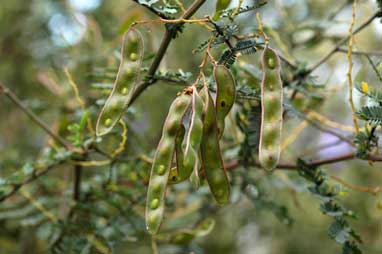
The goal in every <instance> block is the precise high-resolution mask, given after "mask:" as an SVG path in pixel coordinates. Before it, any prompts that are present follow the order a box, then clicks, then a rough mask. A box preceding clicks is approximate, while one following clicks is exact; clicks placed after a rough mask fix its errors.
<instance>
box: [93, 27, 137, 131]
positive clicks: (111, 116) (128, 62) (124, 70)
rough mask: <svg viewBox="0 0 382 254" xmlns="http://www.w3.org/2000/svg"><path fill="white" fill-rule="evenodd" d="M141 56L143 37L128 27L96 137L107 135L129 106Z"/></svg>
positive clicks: (99, 120) (98, 121)
mask: <svg viewBox="0 0 382 254" xmlns="http://www.w3.org/2000/svg"><path fill="white" fill-rule="evenodd" d="M143 54H144V45H143V37H142V35H141V33H140V32H139V31H138V30H136V29H135V28H133V27H130V28H129V30H128V31H127V32H126V33H125V34H124V35H123V37H122V48H121V56H120V63H119V68H118V72H117V77H116V79H115V81H114V86H113V90H112V91H111V93H110V95H109V97H108V99H107V100H106V103H105V105H104V106H103V108H102V110H101V112H100V114H99V116H98V120H97V126H96V134H97V136H102V135H105V134H107V133H109V132H110V131H111V130H112V128H113V127H114V126H115V125H116V124H117V123H118V121H119V119H120V118H121V116H122V114H123V112H124V111H125V110H126V108H127V106H128V105H129V102H130V100H131V97H132V94H133V92H134V90H135V87H136V85H137V83H138V82H139V80H140V69H141V65H142V58H143Z"/></svg>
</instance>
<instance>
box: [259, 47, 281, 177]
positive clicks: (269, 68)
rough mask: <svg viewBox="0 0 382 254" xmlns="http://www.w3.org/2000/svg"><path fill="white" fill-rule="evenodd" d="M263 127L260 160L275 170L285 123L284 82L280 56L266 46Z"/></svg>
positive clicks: (263, 81)
mask: <svg viewBox="0 0 382 254" xmlns="http://www.w3.org/2000/svg"><path fill="white" fill-rule="evenodd" d="M261 66H262V69H263V79H262V82H261V128H260V142H259V161H260V164H261V166H262V167H263V168H264V169H265V170H268V171H271V170H273V169H274V168H275V167H276V166H277V163H278V161H279V158H280V151H281V150H280V144H281V132H282V125H283V84H282V81H281V77H280V68H281V67H280V58H279V57H278V55H277V53H276V51H275V50H273V49H272V48H270V47H268V45H266V46H265V48H264V51H263V54H262V56H261Z"/></svg>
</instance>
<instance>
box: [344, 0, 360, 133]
mask: <svg viewBox="0 0 382 254" xmlns="http://www.w3.org/2000/svg"><path fill="white" fill-rule="evenodd" d="M356 5H357V1H356V0H353V4H352V18H351V23H350V27H349V49H348V62H349V69H348V72H347V74H346V76H347V79H348V83H349V98H348V101H349V104H350V108H351V110H352V119H353V123H354V128H355V131H356V133H358V132H359V127H358V120H357V117H356V115H355V114H356V108H355V105H354V102H353V79H352V70H353V55H352V51H353V41H354V37H353V27H354V23H355V11H356Z"/></svg>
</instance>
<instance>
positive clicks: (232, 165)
mask: <svg viewBox="0 0 382 254" xmlns="http://www.w3.org/2000/svg"><path fill="white" fill-rule="evenodd" d="M356 158H357V157H356V154H355V153H344V154H341V155H338V156H335V157H329V158H323V159H318V160H312V161H310V162H309V161H308V162H307V165H308V166H313V167H314V166H317V167H318V166H322V165H328V164H334V163H338V162H343V161H348V160H353V159H356ZM366 160H369V161H382V155H368V156H367V157H366ZM249 165H250V166H255V167H261V165H260V163H257V162H255V163H252V164H249ZM240 166H241V162H240V161H239V160H233V161H230V162H227V163H226V164H225V168H226V169H227V170H234V169H236V168H238V167H240ZM276 168H277V169H282V170H297V169H298V165H297V164H294V163H282V162H281V163H279V164H278V165H277V166H276Z"/></svg>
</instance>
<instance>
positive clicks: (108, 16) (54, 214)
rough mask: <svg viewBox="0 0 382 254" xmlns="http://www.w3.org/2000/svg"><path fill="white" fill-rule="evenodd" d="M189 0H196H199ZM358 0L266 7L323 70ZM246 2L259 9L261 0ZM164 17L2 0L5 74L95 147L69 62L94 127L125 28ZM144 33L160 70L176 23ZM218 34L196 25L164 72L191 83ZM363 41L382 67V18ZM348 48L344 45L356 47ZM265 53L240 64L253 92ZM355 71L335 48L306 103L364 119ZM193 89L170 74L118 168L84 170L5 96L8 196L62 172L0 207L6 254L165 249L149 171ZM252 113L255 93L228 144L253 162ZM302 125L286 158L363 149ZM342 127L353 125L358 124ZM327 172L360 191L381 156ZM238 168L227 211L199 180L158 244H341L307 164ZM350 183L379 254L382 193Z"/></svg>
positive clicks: (3, 151)
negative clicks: (153, 216) (150, 205)
mask: <svg viewBox="0 0 382 254" xmlns="http://www.w3.org/2000/svg"><path fill="white" fill-rule="evenodd" d="M160 2H167V4H168V5H171V6H175V7H174V9H173V10H174V11H179V8H178V7H177V5H176V3H177V1H160ZM180 2H182V3H183V4H184V6H186V7H187V6H189V5H190V4H191V3H192V2H193V1H190V0H183V1H180ZM351 2H352V1H347V0H342V1H330V0H322V1H313V0H312V1H308V0H285V1H284V0H282V1H281V0H277V1H268V3H267V4H266V5H264V6H263V7H261V8H260V9H258V11H259V12H260V13H261V17H262V21H263V23H264V26H265V31H266V33H268V35H269V36H270V37H271V45H272V46H273V47H274V48H276V49H278V51H279V52H280V53H281V54H282V55H283V56H284V57H286V58H287V59H288V60H289V61H291V62H293V63H294V64H296V65H297V64H298V65H299V66H304V65H303V63H306V64H307V65H309V66H311V65H312V64H313V63H316V61H317V60H318V59H320V58H321V57H322V56H323V55H325V54H326V53H327V52H328V51H329V50H330V49H331V48H332V47H333V46H334V45H335V44H336V43H337V42H338V41H339V40H340V39H341V38H343V37H345V36H347V34H348V28H349V24H350V21H351ZM237 4H238V1H232V3H231V7H232V8H234V7H235V6H237ZM244 4H247V5H252V4H254V1H244ZM214 8H215V1H206V3H205V4H204V5H203V7H202V8H201V9H200V10H199V11H198V12H197V14H196V16H198V17H203V16H205V15H213V13H214ZM377 9H378V5H377V2H376V1H373V0H370V1H365V0H362V1H358V4H357V10H356V15H357V19H356V24H355V26H356V27H357V26H358V25H359V24H361V23H362V22H363V21H365V20H366V19H367V18H368V17H370V16H371V15H373V13H375V11H376V10H377ZM170 11H171V10H170ZM256 11H257V10H256ZM256 11H251V12H248V13H246V14H243V15H240V16H239V17H238V18H237V19H236V24H237V25H238V29H239V32H240V34H250V33H254V32H257V28H258V26H257V22H256V19H255V13H256ZM174 15H177V14H174ZM154 17H155V16H154V15H153V14H151V13H150V12H148V11H147V10H146V9H145V8H144V7H142V6H139V5H138V4H136V3H134V2H133V1H122V0H113V1H106V0H104V1H102V0H31V1H22V0H12V1H6V0H0V82H1V83H2V84H4V85H6V86H7V87H9V88H10V89H11V90H12V91H13V92H14V93H15V94H17V95H18V96H19V97H20V98H21V99H22V102H23V103H24V105H26V107H28V108H29V109H31V110H32V111H33V112H35V113H36V114H37V115H38V116H39V117H40V118H41V119H43V120H44V121H45V122H46V123H48V125H49V126H50V127H51V129H53V130H54V131H55V132H56V133H58V134H59V135H61V136H63V137H66V138H68V137H69V136H74V137H72V138H69V139H71V141H73V144H74V142H75V141H77V142H79V143H80V144H82V145H83V144H84V143H86V142H91V136H90V135H89V133H86V132H85V134H83V133H82V134H81V133H80V134H79V132H78V131H77V133H76V130H75V127H73V126H74V125H75V124H79V123H80V121H81V118H82V117H83V115H84V110H83V109H81V107H80V105H79V103H78V101H77V100H76V98H75V96H74V94H73V90H72V89H71V86H70V84H69V80H68V77H67V76H66V75H65V72H64V68H68V70H69V72H70V74H71V76H72V78H73V80H74V81H75V83H76V84H77V85H78V88H79V92H80V95H81V97H82V98H83V99H84V101H85V102H86V111H87V112H88V113H89V117H90V118H91V119H92V120H93V122H94V121H95V120H96V117H97V114H98V112H99V110H100V108H101V106H102V105H103V103H104V101H105V99H106V97H107V94H108V93H109V92H110V89H111V86H112V83H113V80H114V77H115V74H116V69H117V66H118V57H119V53H118V52H119V48H120V41H121V35H122V34H123V32H125V31H126V30H127V28H128V27H129V25H130V24H131V23H132V22H134V21H136V20H142V19H143V20H147V19H151V18H154ZM139 28H140V31H141V32H142V33H143V35H144V38H145V48H146V55H145V61H144V66H145V67H148V66H149V65H150V61H151V60H152V57H153V55H154V54H155V52H156V51H157V49H158V45H159V43H160V40H161V37H162V35H163V32H164V29H163V26H162V25H160V24H155V25H145V26H141V27H139ZM208 36H209V32H208V31H207V30H206V29H204V28H203V27H201V26H198V25H186V26H185V27H184V31H183V33H180V34H179V35H178V37H177V38H176V39H175V40H174V41H173V42H172V44H171V46H170V48H169V50H168V52H167V54H166V56H165V58H164V59H163V62H162V64H161V67H160V70H163V71H165V70H170V71H171V72H172V73H178V74H179V73H181V75H182V76H186V78H188V79H187V80H188V82H192V81H193V78H194V77H195V75H196V74H197V73H198V66H199V64H200V62H201V60H202V57H203V54H202V53H193V50H194V49H196V48H197V47H198V46H199V45H200V44H201V43H203V42H204V41H206V40H207V39H208ZM354 38H355V46H354V48H355V49H356V50H359V51H378V52H379V55H378V54H376V55H373V56H371V59H372V60H373V61H374V62H375V63H376V65H377V68H379V71H380V69H381V65H378V63H379V62H380V61H381V55H380V52H381V41H382V25H381V23H380V21H379V20H378V19H375V20H374V21H373V22H372V23H371V24H370V25H369V26H368V27H367V28H365V29H364V30H363V31H362V32H360V33H359V34H357V35H356V36H355V37H354ZM346 45H347V44H344V45H343V49H345V50H347V47H346ZM213 52H214V54H216V56H218V55H219V54H221V52H222V48H219V47H217V48H216V49H215V50H214V51H213ZM258 59H259V54H255V55H251V56H244V57H242V58H239V59H238V60H237V62H236V64H235V65H234V66H233V67H232V70H233V72H234V73H235V75H236V77H237V79H238V85H239V86H242V87H244V88H248V83H251V82H252V83H254V84H255V85H254V86H252V87H250V86H249V88H250V89H253V90H251V91H250V92H251V93H252V92H253V91H255V92H256V88H258V83H257V87H256V82H258V79H257V78H258V76H257V75H256V73H259V71H260V69H259V65H258ZM353 62H354V68H353V76H355V77H356V79H357V80H358V81H359V82H361V81H365V82H367V83H368V84H369V86H370V87H374V88H378V87H380V86H381V85H382V82H381V81H380V80H379V79H378V77H377V75H375V71H374V70H373V68H372V67H371V65H370V64H369V61H368V59H367V58H366V57H365V56H363V55H354V56H353ZM245 68H247V69H249V70H251V71H250V75H247V74H243V72H244V71H243V70H245ZM347 68H348V62H347V55H346V53H343V52H338V53H336V54H335V55H334V56H333V57H332V58H330V60H329V61H327V62H325V63H324V64H322V65H321V66H320V67H319V68H317V69H316V70H315V71H314V72H313V73H312V77H314V81H312V82H310V83H309V84H308V85H307V86H306V87H305V88H306V89H307V90H308V92H307V93H306V94H308V95H307V96H305V97H302V99H301V101H302V103H303V102H307V103H308V104H309V103H311V102H312V105H313V106H312V105H310V106H309V108H310V109H314V110H316V111H319V112H320V114H322V115H325V116H326V117H327V118H329V119H332V120H333V121H336V122H338V123H341V124H343V125H346V126H351V125H352V120H351V110H350V107H349V104H348V102H347V97H348V90H347V81H346V72H347ZM288 72H289V70H288V69H287V68H285V71H284V70H283V75H285V76H288V75H291V74H290V73H288ZM188 76H190V77H188ZM309 85H310V86H313V87H314V89H310V88H309ZM181 88H182V87H181V86H179V85H177V84H173V83H166V82H163V81H158V82H157V83H156V84H155V85H153V86H151V87H149V88H148V89H147V90H146V91H145V92H144V93H143V94H142V96H141V97H140V98H139V99H138V100H137V101H136V103H134V104H133V106H132V107H130V108H129V109H128V111H127V112H126V113H125V114H124V116H123V119H124V120H125V122H126V123H127V125H128V138H127V144H126V147H125V150H124V152H123V153H122V154H121V155H120V156H119V157H118V160H116V161H114V162H113V163H112V164H111V165H106V166H93V167H83V168H81V167H79V166H75V165H73V164H74V163H72V162H73V160H75V156H74V157H73V155H72V154H70V153H68V152H67V151H65V149H63V148H60V147H59V146H58V145H57V144H54V142H53V140H51V139H50V137H49V136H47V135H46V133H45V132H44V131H43V130H41V129H40V128H39V127H38V126H37V125H35V124H34V123H33V122H32V121H31V120H30V119H29V118H28V117H27V116H26V115H25V114H23V113H22V112H21V111H20V109H19V108H17V107H15V105H14V104H12V102H11V101H10V100H8V99H7V98H6V97H5V96H2V95H1V94H0V95H1V96H0V119H1V121H0V133H1V135H0V196H2V195H5V194H6V193H8V192H9V191H11V190H12V188H13V186H15V185H17V184H18V183H20V182H22V181H23V180H25V179H27V178H28V177H31V176H32V177H33V175H34V174H36V172H39V171H38V170H39V169H40V168H44V167H46V166H47V165H53V167H54V168H53V169H52V170H49V171H48V172H47V173H46V174H44V175H42V176H41V177H38V179H36V180H34V181H32V183H30V184H28V185H26V186H23V187H22V188H20V189H19V190H18V191H17V192H16V193H15V194H14V195H12V196H11V197H9V198H7V199H6V200H5V201H3V202H1V203H0V253H1V254H11V253H12V254H13V253H28V254H34V253H49V252H54V253H84V254H85V253H111V250H113V252H112V253H121V254H122V253H152V248H153V247H152V242H151V238H150V236H149V235H148V233H147V232H146V230H145V225H144V203H145V196H146V185H147V181H148V175H149V170H150V164H149V163H148V161H147V159H145V158H147V157H149V158H150V157H152V156H153V153H154V150H155V147H156V145H157V143H158V140H159V138H160V134H161V126H162V124H163V121H164V117H165V115H166V113H167V109H168V107H169V105H170V103H171V101H172V100H173V98H174V96H175V95H176V93H177V92H179V91H180V90H181ZM244 88H243V91H245V89H244ZM309 89H310V90H309ZM257 91H258V90H257ZM312 91H314V93H317V94H319V96H318V99H317V101H318V102H317V101H315V99H314V98H313V99H312V97H314V96H313V95H312V93H313V92H312ZM287 92H288V93H289V92H291V91H287ZM306 94H305V95H306ZM314 102H316V103H314ZM355 102H356V107H357V108H360V107H361V106H362V105H365V104H367V103H368V102H367V100H366V99H365V98H364V97H363V96H361V93H357V92H356V91H355ZM246 105H247V106H246ZM246 108H247V109H248V108H249V109H248V110H249V111H250V110H251V101H250V100H249V101H246V100H243V101H242V103H241V104H240V105H237V106H236V108H235V109H234V112H233V113H232V115H231V116H230V117H229V120H228V121H227V130H226V133H225V135H224V139H223V141H222V142H223V144H222V145H223V150H224V158H225V161H226V162H227V161H230V160H232V159H236V158H239V157H240V158H241V157H245V156H244V155H243V154H245V153H246V152H247V153H249V154H254V153H255V151H251V150H246V149H248V147H250V146H248V144H247V145H246V144H244V143H245V142H244V141H245V140H246V138H245V137H246V134H245V133H244V132H243V130H240V129H239V128H238V121H239V120H237V118H236V117H235V116H237V115H240V114H244V117H248V114H247V115H246V113H245V109H246ZM247 113H248V112H247ZM239 118H240V117H239ZM301 122H302V120H301V119H300V118H299V117H296V116H295V115H293V114H291V115H290V116H288V117H286V120H285V128H284V131H283V136H284V140H287V139H288V138H289V137H291V136H292V140H290V144H289V145H287V146H286V147H285V149H283V153H282V161H285V162H295V161H296V158H297V157H303V158H304V159H317V158H323V157H327V156H328V155H329V156H330V155H336V154H341V153H342V152H344V151H353V148H352V147H350V146H349V145H347V144H346V143H344V142H337V143H336V145H335V146H333V147H330V148H327V149H321V150H317V146H318V145H325V144H328V143H333V142H335V141H336V138H335V137H333V136H331V135H329V134H327V133H323V132H320V131H319V130H317V128H314V127H311V126H308V127H306V128H304V129H303V130H301V132H299V133H298V134H297V135H296V137H295V139H293V135H294V134H295V133H296V132H295V128H296V127H298V126H299V125H300V124H301ZM70 126H72V127H70ZM68 127H69V128H68ZM70 130H71V131H70ZM121 132H122V130H121V128H120V127H117V128H116V129H115V131H113V133H112V134H110V135H108V136H106V137H105V138H103V139H102V140H100V139H99V140H97V142H96V143H97V146H98V147H99V148H100V149H102V150H103V151H108V152H110V151H113V150H114V149H115V148H116V146H118V144H119V142H120V139H121V137H120V136H121ZM379 132H380V131H379V130H377V132H376V133H377V134H378V135H379V134H380V133H379ZM340 133H342V134H343V135H350V134H352V133H351V132H346V130H341V131H340ZM75 134H78V135H77V136H76V135H75ZM246 141H248V140H246ZM249 141H250V140H249ZM286 142H289V141H286ZM249 143H250V142H249ZM88 156H89V157H88V158H86V159H87V160H96V161H97V160H103V159H105V157H103V155H102V154H100V153H97V152H94V153H90V154H89V155H88ZM250 157H251V156H250ZM321 170H323V171H325V172H326V174H327V175H329V176H331V175H333V176H337V177H339V178H341V179H343V180H344V181H346V182H349V183H351V184H352V185H356V186H369V187H376V186H379V185H382V184H381V180H382V172H381V170H380V164H379V163H368V162H367V161H360V160H352V161H349V162H341V163H337V164H334V165H325V166H322V167H321ZM76 174H77V175H76ZM79 174H81V176H79ZM230 177H231V182H232V202H231V204H229V205H226V206H224V207H218V205H217V204H216V203H215V202H214V201H213V199H212V197H211V195H210V194H209V191H208V187H207V185H206V184H205V185H204V186H203V187H202V188H201V189H199V190H198V191H195V190H193V189H192V187H191V186H190V184H189V183H183V184H180V185H177V186H173V187H171V188H170V190H169V191H168V194H167V200H166V202H167V210H166V221H165V224H164V225H163V227H162V230H161V234H160V235H159V236H158V239H157V241H156V242H157V245H158V248H159V253H226V254H228V253H243V254H247V253H256V254H263V253H264V254H268V253H269V254H279V253H280V254H281V253H282V254H287V253H291V254H299V253H301V254H306V253H310V254H316V253H317V254H319V253H338V252H339V251H340V250H341V246H339V245H338V244H337V243H336V242H335V241H332V240H331V239H330V237H328V234H327V229H328V227H329V225H330V224H331V223H332V219H331V218H330V217H329V216H326V215H324V214H323V213H322V211H320V203H321V200H320V198H317V197H316V196H314V195H312V193H311V192H309V191H308V189H307V186H308V185H310V183H309V182H307V181H305V180H304V179H303V178H301V177H300V176H299V174H297V173H296V172H295V171H285V170H278V171H276V172H274V173H273V174H267V173H265V172H263V171H262V170H259V169H258V168H256V167H253V166H248V167H244V166H239V167H236V168H235V170H232V171H230ZM76 179H77V180H78V179H80V180H81V185H80V187H81V191H80V193H76V190H75V188H74V187H73V186H75V185H76V184H75V183H76ZM340 188H341V190H340V192H339V193H340V195H338V200H339V201H338V202H340V203H341V204H342V205H344V206H346V207H347V208H348V209H350V210H352V211H354V212H355V213H356V214H357V218H358V219H356V220H351V221H350V223H351V226H352V228H353V229H355V230H356V231H357V233H358V234H360V235H361V237H362V239H363V244H362V245H361V249H362V250H363V251H364V253H368V254H373V253H374V254H377V253H382V208H381V207H382V204H381V200H382V196H381V194H377V195H371V194H370V193H364V192H358V191H355V190H352V189H349V188H347V187H346V186H343V185H340ZM76 195H79V196H76ZM205 219H209V220H211V221H215V223H212V224H213V225H215V226H214V227H213V228H212V232H211V233H210V234H208V235H206V236H204V235H203V234H199V235H203V236H197V237H195V238H194V239H193V240H192V241H190V242H188V241H186V240H184V241H181V240H179V238H178V239H176V236H177V235H179V234H180V232H181V231H182V230H184V229H191V228H194V231H195V232H199V230H200V229H199V228H198V225H199V223H201V222H203V221H204V220H205ZM211 221H209V222H211ZM204 222H205V223H207V222H208V221H207V222H206V221H204ZM212 224H211V225H212ZM208 225H209V224H208ZM211 225H210V226H211ZM211 227H212V226H211ZM197 235H198V234H197ZM154 249H155V246H154ZM344 253H345V252H344ZM349 253H353V252H349ZM354 253H355V252H354Z"/></svg>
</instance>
